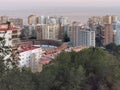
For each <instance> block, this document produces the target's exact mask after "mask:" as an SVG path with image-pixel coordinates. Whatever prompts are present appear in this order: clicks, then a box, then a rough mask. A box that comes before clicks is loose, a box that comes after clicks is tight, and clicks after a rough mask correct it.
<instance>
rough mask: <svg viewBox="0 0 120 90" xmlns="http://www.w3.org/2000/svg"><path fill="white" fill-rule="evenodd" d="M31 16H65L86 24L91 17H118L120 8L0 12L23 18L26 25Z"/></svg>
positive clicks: (0, 14)
mask: <svg viewBox="0 0 120 90" xmlns="http://www.w3.org/2000/svg"><path fill="white" fill-rule="evenodd" d="M31 14H35V15H38V16H41V15H44V16H65V17H69V19H70V20H71V21H79V22H83V23H86V21H87V20H88V18H89V17H91V16H104V15H117V16H120V7H41V8H37V9H34V8H33V9H24V10H23V9H22V10H21V9H14V10H0V16H2V15H7V16H9V17H13V18H14V17H15V18H23V19H24V24H27V17H28V16H29V15H31Z"/></svg>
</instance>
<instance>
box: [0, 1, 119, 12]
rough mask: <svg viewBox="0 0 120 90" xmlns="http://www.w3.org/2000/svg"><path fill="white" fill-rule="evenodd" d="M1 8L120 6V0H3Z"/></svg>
mask: <svg viewBox="0 0 120 90" xmlns="http://www.w3.org/2000/svg"><path fill="white" fill-rule="evenodd" d="M0 3H1V7H0V9H8V10H9V9H39V8H41V7H45V8H47V7H119V3H120V1H119V0H106V1H104V0H89V1H88V0H82V1H80V0H74V1H72V0H60V1H56V0H19V1H16V0H9V1H8V0H3V1H0Z"/></svg>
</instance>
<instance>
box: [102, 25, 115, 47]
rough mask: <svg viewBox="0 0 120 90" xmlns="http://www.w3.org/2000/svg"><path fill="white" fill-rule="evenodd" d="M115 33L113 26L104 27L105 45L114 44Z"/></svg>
mask: <svg viewBox="0 0 120 90" xmlns="http://www.w3.org/2000/svg"><path fill="white" fill-rule="evenodd" d="M113 41H114V33H113V26H112V24H105V26H104V45H107V44H110V43H113Z"/></svg>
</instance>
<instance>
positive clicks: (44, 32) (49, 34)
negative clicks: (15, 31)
mask: <svg viewBox="0 0 120 90" xmlns="http://www.w3.org/2000/svg"><path fill="white" fill-rule="evenodd" d="M36 32H37V39H38V40H41V39H51V40H58V34H59V25H58V24H55V25H54V24H53V25H52V24H51V25H47V24H44V25H37V28H36Z"/></svg>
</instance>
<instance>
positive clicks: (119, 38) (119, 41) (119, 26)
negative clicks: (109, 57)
mask: <svg viewBox="0 0 120 90" xmlns="http://www.w3.org/2000/svg"><path fill="white" fill-rule="evenodd" d="M115 29H116V34H115V44H116V45H120V21H117V22H116V25H115Z"/></svg>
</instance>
